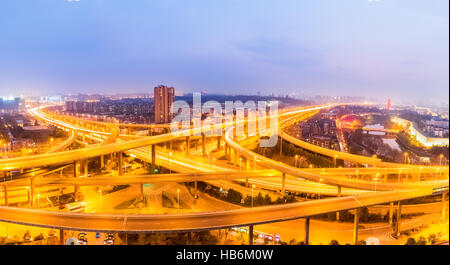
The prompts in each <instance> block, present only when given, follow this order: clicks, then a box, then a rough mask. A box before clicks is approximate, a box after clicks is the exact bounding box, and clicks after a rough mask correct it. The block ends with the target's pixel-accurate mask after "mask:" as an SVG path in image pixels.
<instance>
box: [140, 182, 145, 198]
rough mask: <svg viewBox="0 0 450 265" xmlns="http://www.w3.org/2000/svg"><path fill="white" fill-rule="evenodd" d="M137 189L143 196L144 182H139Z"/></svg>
mask: <svg viewBox="0 0 450 265" xmlns="http://www.w3.org/2000/svg"><path fill="white" fill-rule="evenodd" d="M139 191H140V194H141V196H142V197H143V196H144V184H143V183H142V184H139Z"/></svg>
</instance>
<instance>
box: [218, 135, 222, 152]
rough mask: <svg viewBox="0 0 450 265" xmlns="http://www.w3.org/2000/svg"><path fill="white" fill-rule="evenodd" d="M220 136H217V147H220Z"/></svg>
mask: <svg viewBox="0 0 450 265" xmlns="http://www.w3.org/2000/svg"><path fill="white" fill-rule="evenodd" d="M221 141H222V136H221V135H219V136H217V149H220V147H221V145H222V142H221Z"/></svg>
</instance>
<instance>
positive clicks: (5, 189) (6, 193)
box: [3, 185, 8, 206]
mask: <svg viewBox="0 0 450 265" xmlns="http://www.w3.org/2000/svg"><path fill="white" fill-rule="evenodd" d="M3 194H4V196H5V206H8V188H7V187H6V185H5V186H3Z"/></svg>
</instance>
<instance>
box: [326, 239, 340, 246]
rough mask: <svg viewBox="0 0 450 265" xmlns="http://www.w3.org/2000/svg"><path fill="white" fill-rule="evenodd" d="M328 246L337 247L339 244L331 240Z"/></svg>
mask: <svg viewBox="0 0 450 265" xmlns="http://www.w3.org/2000/svg"><path fill="white" fill-rule="evenodd" d="M328 245H333V246H337V245H339V242H338V241H337V240H335V239H333V240H331V241H330V243H329V244H328Z"/></svg>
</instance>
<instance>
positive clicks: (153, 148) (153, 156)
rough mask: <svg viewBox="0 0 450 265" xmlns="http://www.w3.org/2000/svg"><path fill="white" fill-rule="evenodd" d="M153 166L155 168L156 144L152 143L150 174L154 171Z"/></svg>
mask: <svg viewBox="0 0 450 265" xmlns="http://www.w3.org/2000/svg"><path fill="white" fill-rule="evenodd" d="M155 168H156V145H154V144H152V167H151V170H152V174H154V173H155Z"/></svg>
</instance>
